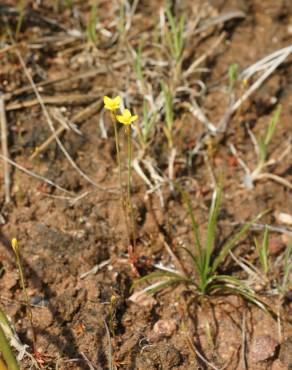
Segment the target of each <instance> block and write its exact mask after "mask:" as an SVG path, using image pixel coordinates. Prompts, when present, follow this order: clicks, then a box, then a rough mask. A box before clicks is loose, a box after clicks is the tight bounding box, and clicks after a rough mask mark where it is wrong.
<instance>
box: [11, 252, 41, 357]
mask: <svg viewBox="0 0 292 370" xmlns="http://www.w3.org/2000/svg"><path fill="white" fill-rule="evenodd" d="M13 249H14V253H15V257H16V263H17V267H18V271H19V277H20V282H21V288H22V291H23V294H24V299H25V304H26V315H27V318H28V320H29V322H30V328H31V331H32V345H33V351H34V353H35V352H36V334H35V330H34V326H33V316H32V309H31V305H30V302H29V298H28V294H27V289H26V284H25V278H24V274H23V269H22V264H21V260H20V254H19V249H18V248H13Z"/></svg>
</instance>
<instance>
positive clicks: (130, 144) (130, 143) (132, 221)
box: [126, 125, 136, 248]
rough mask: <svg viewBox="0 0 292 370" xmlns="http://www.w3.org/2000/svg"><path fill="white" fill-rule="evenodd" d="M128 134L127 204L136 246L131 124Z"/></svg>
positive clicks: (127, 128) (127, 129)
mask: <svg viewBox="0 0 292 370" xmlns="http://www.w3.org/2000/svg"><path fill="white" fill-rule="evenodd" d="M126 134H127V138H128V181H127V188H128V189H127V193H128V202H127V205H128V207H129V211H130V219H131V223H132V241H133V246H134V248H135V247H136V224H135V215H134V208H133V202H132V194H131V180H132V129H131V125H130V126H127V127H126Z"/></svg>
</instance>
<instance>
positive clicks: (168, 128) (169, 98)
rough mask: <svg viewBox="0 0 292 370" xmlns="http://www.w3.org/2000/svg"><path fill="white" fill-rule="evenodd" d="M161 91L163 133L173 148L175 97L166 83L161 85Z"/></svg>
mask: <svg viewBox="0 0 292 370" xmlns="http://www.w3.org/2000/svg"><path fill="white" fill-rule="evenodd" d="M161 89H162V93H163V100H164V112H165V125H164V126H163V131H164V133H165V136H166V138H167V141H168V146H169V148H172V147H173V123H174V109H173V95H172V92H171V89H170V88H169V86H167V85H166V84H165V83H164V82H162V83H161Z"/></svg>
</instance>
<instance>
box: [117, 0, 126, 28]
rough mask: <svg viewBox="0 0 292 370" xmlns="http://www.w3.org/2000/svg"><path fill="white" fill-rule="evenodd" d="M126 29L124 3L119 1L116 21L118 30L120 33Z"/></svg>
mask: <svg viewBox="0 0 292 370" xmlns="http://www.w3.org/2000/svg"><path fill="white" fill-rule="evenodd" d="M125 30H126V4H125V3H124V2H123V1H121V2H120V7H119V22H118V31H119V34H120V35H123V33H124V32H125Z"/></svg>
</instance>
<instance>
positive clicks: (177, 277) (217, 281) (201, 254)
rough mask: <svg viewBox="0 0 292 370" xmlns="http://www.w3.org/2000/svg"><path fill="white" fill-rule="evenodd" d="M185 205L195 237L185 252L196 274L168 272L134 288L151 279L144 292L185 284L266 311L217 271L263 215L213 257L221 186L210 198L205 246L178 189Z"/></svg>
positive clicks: (186, 199)
mask: <svg viewBox="0 0 292 370" xmlns="http://www.w3.org/2000/svg"><path fill="white" fill-rule="evenodd" d="M179 190H180V192H181V194H182V196H183V200H184V203H185V204H186V206H187V208H188V213H189V216H190V219H191V223H192V231H193V236H194V241H195V242H194V247H193V249H192V250H191V249H189V248H184V249H185V250H186V252H187V253H188V255H189V256H190V258H191V260H192V262H193V267H194V270H195V272H196V274H192V275H185V274H183V273H181V272H179V271H176V270H173V269H167V271H160V272H153V273H150V274H148V275H146V276H144V277H143V278H141V279H139V280H137V282H136V283H135V285H137V284H141V283H142V282H145V281H151V280H153V279H155V280H158V282H157V281H156V282H155V283H154V284H152V285H150V286H148V287H147V288H146V289H145V291H147V292H151V293H155V292H157V291H159V290H161V289H163V288H166V287H169V286H171V285H173V284H179V283H180V284H186V285H188V286H194V287H195V288H196V291H197V292H198V293H199V294H201V295H209V294H212V293H214V292H218V291H228V292H232V293H238V294H240V295H241V296H243V297H245V298H246V299H248V300H249V301H251V302H253V303H255V304H256V305H258V306H259V307H260V308H262V309H264V310H265V305H264V304H263V303H262V302H261V301H260V300H259V299H258V298H257V297H256V296H255V294H254V292H253V290H252V289H251V288H249V287H248V286H247V285H246V284H245V283H244V282H242V281H241V280H239V279H238V278H236V277H233V276H231V275H227V274H221V273H219V272H218V269H219V268H220V266H221V265H222V264H223V262H224V261H225V259H226V257H227V255H228V254H229V252H230V251H231V250H232V249H233V248H234V247H235V246H236V244H237V242H238V241H239V240H240V239H241V238H242V237H243V236H244V235H246V233H247V232H248V230H249V229H250V227H251V226H252V224H253V223H255V222H256V221H257V220H259V219H260V218H261V217H262V216H263V214H264V213H260V214H259V215H257V216H256V217H255V218H254V219H253V220H252V221H250V222H248V223H247V224H245V225H244V226H243V227H242V228H241V229H240V230H239V231H238V232H237V233H236V234H235V235H234V236H233V237H231V238H230V239H229V240H227V241H226V242H225V243H224V245H223V246H222V247H221V249H220V251H219V252H218V254H217V255H216V254H215V249H216V243H215V242H216V229H217V223H218V215H219V211H220V205H221V195H222V189H221V187H220V186H217V187H216V188H215V191H214V193H213V198H212V204H211V207H210V211H209V219H208V226H207V232H206V238H205V242H204V243H203V242H202V237H201V233H200V230H199V225H198V223H197V222H196V219H195V216H194V212H193V210H192V206H191V202H190V199H189V197H188V195H187V194H186V192H185V191H183V190H182V189H181V188H179Z"/></svg>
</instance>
